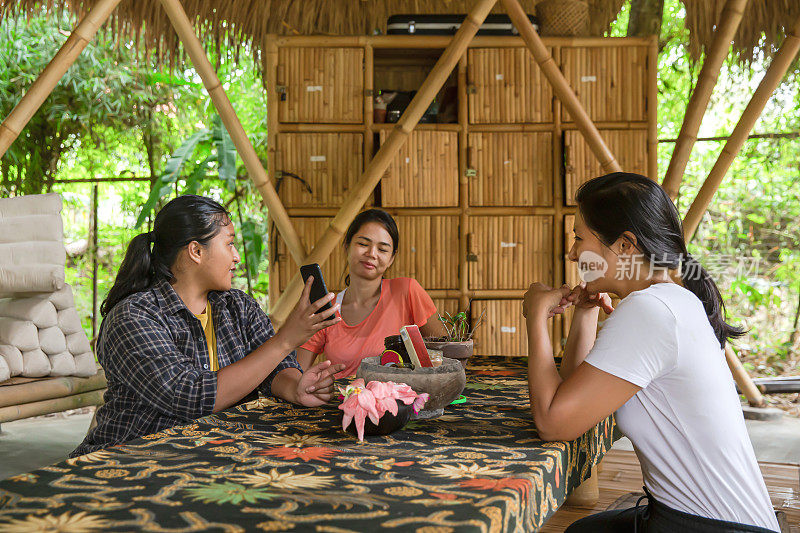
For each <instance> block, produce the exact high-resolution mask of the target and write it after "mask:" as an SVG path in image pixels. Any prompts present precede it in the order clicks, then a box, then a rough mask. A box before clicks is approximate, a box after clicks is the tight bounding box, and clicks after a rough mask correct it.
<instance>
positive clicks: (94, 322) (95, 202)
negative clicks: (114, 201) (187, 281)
mask: <svg viewBox="0 0 800 533" xmlns="http://www.w3.org/2000/svg"><path fill="white" fill-rule="evenodd" d="M98 189H99V186H98V185H97V183H95V184H94V185H92V220H91V223H90V224H89V232H90V233H91V241H92V244H91V247H92V341H93V342H94V339H96V338H97V334H98V332H97V296H98V295H97V267H98V261H97V251H98V246H97V229H98V227H99V226H100V221H99V220H98V219H97V211H98V208H99V207H100V202H99V201H98V200H99V190H98Z"/></svg>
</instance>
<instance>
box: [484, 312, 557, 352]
mask: <svg viewBox="0 0 800 533" xmlns="http://www.w3.org/2000/svg"><path fill="white" fill-rule="evenodd" d="M484 311H485V312H486V314H485V315H484V318H483V322H482V323H481V325H480V326H478V327H477V328H476V329H475V353H476V354H479V355H501V356H518V355H528V332H527V331H526V329H525V317H523V316H522V300H473V302H472V310H471V314H472V323H473V324H474V323H475V322H476V321H477V320H478V318H479V317H480V316H481V313H483V312H484ZM553 324H554V323H553V321H552V320H551V321H550V326H551V327H550V340H551V342H553V330H554V328H553ZM559 340H560V336H559ZM553 347H554V348H553V350H554V351H553V353H558V351H559V347H560V343H559V342H553Z"/></svg>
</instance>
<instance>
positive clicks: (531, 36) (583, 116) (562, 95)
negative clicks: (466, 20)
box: [500, 0, 622, 172]
mask: <svg viewBox="0 0 800 533" xmlns="http://www.w3.org/2000/svg"><path fill="white" fill-rule="evenodd" d="M500 2H501V3H502V4H503V7H504V8H505V10H506V11H507V12H508V16H509V17H510V18H511V22H513V23H514V26H515V27H516V28H517V30H518V31H519V33H520V35H521V36H522V38H523V39H524V40H525V44H527V45H528V50H530V52H531V54H533V57H534V59H535V60H536V63H538V64H539V67H540V68H541V69H542V74H544V76H545V77H546V78H547V81H549V82H550V84H551V85H552V86H553V91H554V92H555V94H556V96H557V97H558V98H559V100H561V104H562V105H563V106H564V108H566V110H567V111H568V112H569V114H570V117H572V120H573V122H575V124H576V125H577V126H578V130H580V132H581V134H582V135H583V137H584V138H585V139H586V144H588V145H589V148H591V150H592V152H593V153H594V155H595V156H596V157H597V159H598V161H600V165H601V166H602V167H603V170H604V171H605V172H619V171H621V170H622V167H620V165H619V163H618V162H617V160H616V159H615V158H614V154H612V153H611V150H609V148H608V146H606V143H605V141H603V138H602V137H601V136H600V132H599V131H598V130H597V127H596V126H595V125H594V123H593V122H592V119H591V118H589V115H588V114H587V113H586V110H585V109H584V108H583V106H582V105H581V103H580V101H579V100H578V97H577V96H575V93H574V92H573V91H572V88H571V87H570V86H569V82H568V81H567V79H566V78H565V77H564V74H563V73H562V72H561V70H559V68H558V65H556V63H555V61H553V56H551V55H550V52H548V51H547V47H546V46H545V44H544V43H543V42H542V39H541V38H540V37H539V34H538V33H536V29H535V28H534V27H533V24H531V21H530V20H529V19H528V16H527V15H526V14H525V10H524V9H522V6H520V5H519V2H518V1H517V0H500Z"/></svg>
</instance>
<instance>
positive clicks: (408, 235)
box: [387, 215, 458, 289]
mask: <svg viewBox="0 0 800 533" xmlns="http://www.w3.org/2000/svg"><path fill="white" fill-rule="evenodd" d="M395 220H396V221H397V229H398V230H399V231H400V248H399V250H398V252H397V255H396V256H395V259H394V264H393V265H392V267H391V268H390V269H389V271H388V272H387V277H390V278H395V277H401V276H402V277H409V278H414V279H416V280H417V281H418V282H419V284H420V285H422V288H424V289H457V288H458V217H457V216H452V215H435V216H412V215H399V216H396V217H395Z"/></svg>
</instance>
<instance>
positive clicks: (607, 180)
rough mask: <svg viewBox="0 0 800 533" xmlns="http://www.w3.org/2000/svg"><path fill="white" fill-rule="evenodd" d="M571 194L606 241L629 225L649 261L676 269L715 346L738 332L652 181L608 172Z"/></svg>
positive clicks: (671, 209)
mask: <svg viewBox="0 0 800 533" xmlns="http://www.w3.org/2000/svg"><path fill="white" fill-rule="evenodd" d="M575 199H576V201H577V204H578V209H579V211H580V213H581V216H582V217H583V220H584V222H585V223H586V226H587V227H588V228H589V229H591V230H592V231H593V232H594V233H595V234H596V235H597V236H598V237H599V238H600V240H601V241H603V242H604V243H605V244H606V246H610V245H611V244H613V243H614V242H615V241H616V240H617V239H618V238H619V237H620V236H621V235H622V234H623V233H624V232H625V231H630V232H631V233H633V234H634V235H635V236H636V247H637V248H638V249H639V251H640V252H641V253H642V254H643V255H644V256H645V257H646V258H647V259H648V260H649V261H650V262H651V263H652V264H653V266H654V267H657V268H661V269H677V270H679V272H680V273H681V280H682V281H683V286H684V287H686V288H687V289H689V290H690V291H692V292H693V293H694V294H695V295H696V296H697V297H698V298H699V299H700V301H701V302H702V303H703V307H704V308H705V311H706V315H708V321H709V323H710V324H711V327H712V328H713V329H714V334H715V335H716V337H717V339H718V340H719V343H720V346H721V347H724V346H725V342H726V341H727V340H728V339H729V338H736V337H741V336H742V335H744V330H743V329H742V328H737V327H734V326H731V325H730V324H728V323H727V322H725V303H724V302H723V301H722V295H721V294H720V292H719V289H718V288H717V285H716V284H715V283H714V280H713V279H711V276H710V275H709V274H708V272H706V270H705V269H704V268H703V267H702V265H700V263H698V262H697V260H696V259H695V258H694V257H692V256H691V254H689V251H688V250H687V249H686V243H685V242H684V240H683V225H682V224H681V219H680V216H679V215H678V210H677V209H676V207H675V204H673V203H672V200H670V198H669V196H668V195H667V193H666V192H665V191H664V189H662V188H661V186H660V185H659V184H658V183H656V182H655V181H653V180H651V179H649V178H647V177H645V176H642V175H640V174H631V173H627V172H614V173H612V174H606V175H605V176H600V177H599V178H594V179H592V180H589V181H587V182H586V183H584V184H583V185H581V187H580V188H579V189H578V192H577V194H576V196H575Z"/></svg>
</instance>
